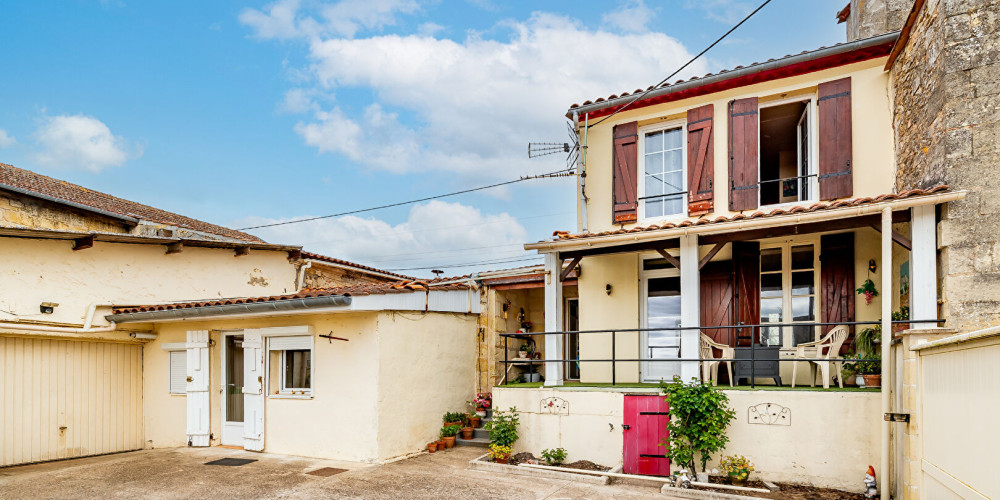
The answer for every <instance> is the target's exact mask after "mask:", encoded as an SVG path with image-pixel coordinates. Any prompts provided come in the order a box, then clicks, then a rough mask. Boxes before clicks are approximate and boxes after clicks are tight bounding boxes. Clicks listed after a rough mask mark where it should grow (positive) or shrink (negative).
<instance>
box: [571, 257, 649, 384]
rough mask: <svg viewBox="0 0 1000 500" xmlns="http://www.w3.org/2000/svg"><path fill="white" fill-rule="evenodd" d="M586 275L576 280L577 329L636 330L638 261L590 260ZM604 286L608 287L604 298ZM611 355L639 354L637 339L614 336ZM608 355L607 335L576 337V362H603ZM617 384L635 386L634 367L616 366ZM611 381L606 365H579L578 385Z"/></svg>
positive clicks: (630, 335)
mask: <svg viewBox="0 0 1000 500" xmlns="http://www.w3.org/2000/svg"><path fill="white" fill-rule="evenodd" d="M586 265H587V272H586V273H583V275H582V276H580V280H579V285H578V290H579V294H580V329H581V330H602V329H614V328H639V327H640V326H641V325H640V323H639V321H640V318H639V300H640V299H639V293H640V285H639V258H638V255H636V254H617V255H602V256H596V257H590V258H588V259H587V262H586ZM606 285H611V294H610V295H608V293H607V288H606ZM615 340H616V343H617V345H616V346H615V354H616V356H617V357H619V358H625V357H631V358H632V359H635V355H637V354H638V353H639V337H638V335H636V334H635V333H634V332H633V333H623V334H618V335H616V339H615ZM610 354H611V334H604V333H587V334H582V335H581V336H580V359H607V358H608V357H609V356H610ZM616 370H617V374H616V375H617V377H618V379H617V381H618V382H636V381H638V378H639V369H638V366H637V363H618V364H617V366H616ZM610 380H611V366H610V365H609V364H606V363H581V364H580V381H581V382H584V383H586V382H605V381H610Z"/></svg>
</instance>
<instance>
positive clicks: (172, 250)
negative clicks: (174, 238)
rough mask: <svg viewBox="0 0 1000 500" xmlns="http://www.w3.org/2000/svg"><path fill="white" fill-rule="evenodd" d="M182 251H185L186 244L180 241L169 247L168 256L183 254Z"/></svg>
mask: <svg viewBox="0 0 1000 500" xmlns="http://www.w3.org/2000/svg"><path fill="white" fill-rule="evenodd" d="M182 250H184V244H183V243H181V242H179V241H178V242H174V243H170V244H168V245H167V255H170V254H172V253H181V251H182Z"/></svg>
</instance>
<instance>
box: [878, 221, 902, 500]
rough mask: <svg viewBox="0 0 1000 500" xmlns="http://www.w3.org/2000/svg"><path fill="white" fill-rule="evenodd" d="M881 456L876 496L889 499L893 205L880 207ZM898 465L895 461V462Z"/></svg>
mask: <svg viewBox="0 0 1000 500" xmlns="http://www.w3.org/2000/svg"><path fill="white" fill-rule="evenodd" d="M881 266H882V345H881V348H882V363H881V364H882V390H881V392H882V415H883V418H882V454H881V455H882V456H881V461H880V462H879V467H880V470H879V473H880V474H881V475H882V484H881V488H879V498H882V499H883V500H888V499H889V498H891V496H892V486H891V484H892V483H891V481H890V479H891V477H890V474H889V422H887V421H886V420H885V418H884V416H885V415H886V414H888V413H889V412H891V411H892V409H891V408H890V404H891V403H890V399H889V391H890V389H891V388H892V386H893V381H892V380H890V378H889V377H890V376H891V375H892V372H891V371H890V370H889V361H890V357H891V356H892V353H891V351H890V344H891V343H892V322H891V321H892V295H891V294H890V293H889V292H890V291H891V290H892V207H885V208H883V209H882V263H881ZM897 465H898V464H897Z"/></svg>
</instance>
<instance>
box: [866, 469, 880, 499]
mask: <svg viewBox="0 0 1000 500" xmlns="http://www.w3.org/2000/svg"><path fill="white" fill-rule="evenodd" d="M876 497H878V482H877V481H875V468H874V467H872V466H871V465H869V466H868V472H866V473H865V498H876Z"/></svg>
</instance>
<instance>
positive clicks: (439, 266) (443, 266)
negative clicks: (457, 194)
mask: <svg viewBox="0 0 1000 500" xmlns="http://www.w3.org/2000/svg"><path fill="white" fill-rule="evenodd" d="M541 258H542V256H541V255H538V256H533V257H522V258H517V259H501V260H484V261H479V262H463V263H461V264H437V265H433V266H423V267H400V268H393V269H383V270H384V271H418V270H422V269H451V268H456V267H471V266H481V265H484V264H510V263H514V262H527V261H529V260H538V259H541Z"/></svg>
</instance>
